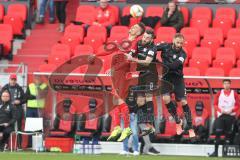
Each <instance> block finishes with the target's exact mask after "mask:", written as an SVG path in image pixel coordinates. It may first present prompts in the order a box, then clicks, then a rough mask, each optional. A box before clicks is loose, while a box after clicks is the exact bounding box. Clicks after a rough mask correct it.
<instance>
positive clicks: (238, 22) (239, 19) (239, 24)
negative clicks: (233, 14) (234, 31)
mask: <svg viewBox="0 0 240 160" xmlns="http://www.w3.org/2000/svg"><path fill="white" fill-rule="evenodd" d="M236 27H237V28H239V27H240V16H238V19H237V21H236Z"/></svg>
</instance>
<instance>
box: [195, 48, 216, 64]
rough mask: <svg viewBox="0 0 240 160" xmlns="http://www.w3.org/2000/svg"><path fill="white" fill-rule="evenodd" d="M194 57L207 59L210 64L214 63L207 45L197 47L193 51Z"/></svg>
mask: <svg viewBox="0 0 240 160" xmlns="http://www.w3.org/2000/svg"><path fill="white" fill-rule="evenodd" d="M192 59H206V60H207V61H208V64H211V63H212V54H211V50H210V49H209V48H207V47H196V48H194V49H193V52H192Z"/></svg>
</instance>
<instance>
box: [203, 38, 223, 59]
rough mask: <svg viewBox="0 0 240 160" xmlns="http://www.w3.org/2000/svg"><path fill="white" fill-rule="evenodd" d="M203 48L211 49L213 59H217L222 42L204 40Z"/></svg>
mask: <svg viewBox="0 0 240 160" xmlns="http://www.w3.org/2000/svg"><path fill="white" fill-rule="evenodd" d="M201 47H207V48H210V49H211V53H212V57H213V58H215V57H216V51H217V49H218V48H219V47H220V42H219V40H217V39H202V40H201Z"/></svg>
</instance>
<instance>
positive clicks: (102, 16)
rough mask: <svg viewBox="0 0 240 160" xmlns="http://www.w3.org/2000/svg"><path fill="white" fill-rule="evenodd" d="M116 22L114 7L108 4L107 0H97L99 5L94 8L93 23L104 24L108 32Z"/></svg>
mask: <svg viewBox="0 0 240 160" xmlns="http://www.w3.org/2000/svg"><path fill="white" fill-rule="evenodd" d="M115 24H116V18H115V13H114V9H113V8H112V7H111V6H110V5H109V2H108V0H99V7H97V8H96V18H95V21H94V22H93V25H97V26H104V27H106V28H107V30H108V33H110V30H111V28H112V26H113V25H115Z"/></svg>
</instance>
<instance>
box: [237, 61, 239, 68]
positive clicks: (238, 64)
mask: <svg viewBox="0 0 240 160" xmlns="http://www.w3.org/2000/svg"><path fill="white" fill-rule="evenodd" d="M237 67H238V68H240V59H239V60H238V61H237Z"/></svg>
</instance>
